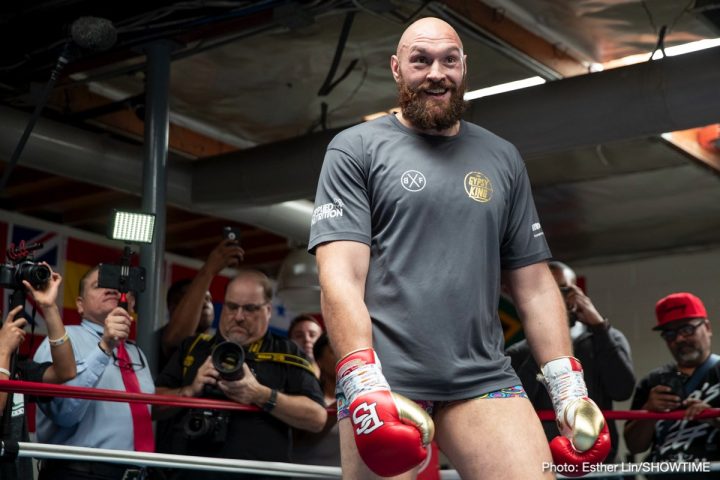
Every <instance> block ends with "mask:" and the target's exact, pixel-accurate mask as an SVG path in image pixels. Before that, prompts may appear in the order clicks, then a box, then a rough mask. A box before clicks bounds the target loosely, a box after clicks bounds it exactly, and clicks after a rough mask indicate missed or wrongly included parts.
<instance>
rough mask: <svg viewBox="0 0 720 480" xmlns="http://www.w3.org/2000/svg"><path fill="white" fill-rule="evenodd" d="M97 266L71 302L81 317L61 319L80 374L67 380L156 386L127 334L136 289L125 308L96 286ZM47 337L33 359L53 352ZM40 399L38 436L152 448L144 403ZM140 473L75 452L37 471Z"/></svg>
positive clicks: (106, 476)
mask: <svg viewBox="0 0 720 480" xmlns="http://www.w3.org/2000/svg"><path fill="white" fill-rule="evenodd" d="M98 272H99V266H95V267H93V268H92V269H90V270H89V271H88V272H86V273H85V275H83V277H82V278H81V279H80V284H79V295H78V297H77V298H76V300H75V303H76V307H77V311H78V313H79V314H80V317H81V318H82V322H81V324H80V325H74V326H68V327H66V331H67V334H68V337H69V339H70V340H71V344H72V347H73V352H74V354H75V359H76V363H77V376H76V377H75V378H74V379H73V380H71V381H69V382H66V385H73V386H80V387H93V388H102V389H111V390H122V391H128V392H133V393H136V392H142V393H154V391H155V386H154V385H153V379H152V375H151V373H150V369H149V368H147V359H146V358H145V355H144V354H143V353H142V351H140V349H139V348H138V347H137V345H135V343H134V342H132V341H130V340H129V339H128V336H129V335H130V326H131V323H132V321H133V320H132V317H131V313H132V312H133V308H134V303H135V302H134V296H133V295H128V308H127V309H125V308H123V307H122V306H119V305H118V304H119V301H120V293H119V292H118V291H117V290H114V289H110V288H101V287H99V286H98ZM45 343H47V340H46V341H45ZM45 343H44V344H43V345H41V346H40V348H39V349H38V351H37V353H36V354H35V361H37V362H44V361H48V360H49V359H50V356H49V348H47V347H45V346H44V345H45ZM39 406H40V408H39V409H38V410H37V437H38V441H39V442H41V443H54V444H58V445H71V446H77V447H94V448H106V449H112V450H136V451H153V450H154V439H153V434H152V421H151V418H150V408H149V406H148V405H142V404H133V405H131V404H128V403H118V402H103V401H97V400H81V399H76V398H54V399H53V400H52V401H50V402H45V403H41V404H39ZM142 475H144V470H143V469H142V468H141V467H139V466H130V465H121V464H116V463H105V462H80V461H74V460H72V461H65V460H46V461H44V462H43V464H42V468H41V471H40V478H41V479H53V480H65V479H68V480H69V479H79V478H96V479H100V480H114V479H117V480H120V479H123V478H140V477H141V476H142Z"/></svg>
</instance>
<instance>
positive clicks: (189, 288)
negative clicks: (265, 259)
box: [160, 238, 245, 371]
mask: <svg viewBox="0 0 720 480" xmlns="http://www.w3.org/2000/svg"><path fill="white" fill-rule="evenodd" d="M244 253H245V252H244V251H243V249H242V247H241V246H240V244H239V243H238V241H237V240H235V239H230V238H224V239H223V240H222V241H221V242H220V243H219V244H217V246H215V248H214V249H213V250H212V252H210V255H209V256H208V258H207V260H206V261H205V263H204V264H203V266H202V267H200V270H199V271H198V273H197V275H196V276H195V277H194V278H193V279H192V281H190V280H186V281H187V282H188V283H187V284H185V283H182V284H179V285H180V286H179V287H175V285H174V284H173V286H172V287H171V288H170V290H169V291H168V298H167V306H168V312H169V314H170V320H169V322H168V324H167V325H166V326H164V327H163V328H162V329H161V331H160V353H161V362H160V371H162V369H163V367H164V366H165V364H166V363H167V360H169V358H170V357H171V356H172V354H173V353H174V352H175V350H176V349H177V348H178V346H179V345H180V342H182V341H183V340H184V339H185V338H187V337H189V336H191V335H195V334H197V333H203V332H205V331H206V330H207V329H208V328H210V326H211V325H212V322H213V319H214V317H215V311H214V309H213V303H212V296H211V295H210V285H211V284H212V281H213V279H214V278H215V276H216V275H217V274H218V273H220V272H221V271H222V270H223V269H224V268H235V267H237V266H238V265H239V264H240V261H241V260H242V258H243V255H244ZM183 282H185V281H183ZM173 287H175V288H173Z"/></svg>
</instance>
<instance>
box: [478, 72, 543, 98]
mask: <svg viewBox="0 0 720 480" xmlns="http://www.w3.org/2000/svg"><path fill="white" fill-rule="evenodd" d="M543 83H545V79H544V78H542V77H530V78H524V79H522V80H516V81H514V82H508V83H501V84H500V85H494V86H492V87H487V88H481V89H479V90H473V91H472V92H466V93H465V97H464V98H465V100H466V101H470V100H475V99H477V98H481V97H487V96H489V95H497V94H498V93H504V92H511V91H513V90H520V89H521V88H527V87H534V86H535V85H542V84H543Z"/></svg>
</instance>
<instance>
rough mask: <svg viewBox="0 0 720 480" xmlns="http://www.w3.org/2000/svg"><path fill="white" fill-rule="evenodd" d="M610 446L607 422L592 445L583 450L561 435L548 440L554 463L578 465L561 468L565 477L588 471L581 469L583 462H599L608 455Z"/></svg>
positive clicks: (578, 475)
mask: <svg viewBox="0 0 720 480" xmlns="http://www.w3.org/2000/svg"><path fill="white" fill-rule="evenodd" d="M610 447H611V442H610V432H608V427H607V423H606V424H604V425H603V429H602V430H601V431H600V435H599V436H598V437H597V440H595V443H594V444H593V446H591V447H590V449H589V450H585V451H584V452H578V451H577V450H575V447H573V445H572V443H571V442H570V440H569V439H568V438H567V437H563V436H562V435H558V436H557V437H555V438H553V439H552V441H551V442H550V452H551V453H552V457H553V463H554V464H555V465H576V466H579V467H580V468H575V469H571V468H564V469H561V470H560V471H562V473H563V475H565V476H566V477H581V476H583V475H585V474H586V473H588V472H586V471H584V470H583V468H582V467H583V464H592V463H601V462H602V461H603V460H605V457H607V456H608V452H610Z"/></svg>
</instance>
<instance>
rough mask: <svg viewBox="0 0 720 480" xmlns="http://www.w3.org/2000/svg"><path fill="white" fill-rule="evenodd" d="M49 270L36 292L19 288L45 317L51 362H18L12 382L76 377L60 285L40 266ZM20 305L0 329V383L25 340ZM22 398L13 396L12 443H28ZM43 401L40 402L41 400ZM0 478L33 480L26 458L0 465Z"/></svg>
mask: <svg viewBox="0 0 720 480" xmlns="http://www.w3.org/2000/svg"><path fill="white" fill-rule="evenodd" d="M39 265H42V266H44V267H45V268H47V269H48V270H49V279H48V281H47V284H46V285H38V286H39V287H42V288H39V289H35V288H33V286H32V285H31V284H30V283H29V282H28V281H27V280H23V281H22V285H23V287H24V289H25V290H26V291H28V292H29V293H30V295H31V296H32V298H33V300H34V301H35V304H36V305H37V307H38V308H39V309H40V311H41V312H42V314H43V317H44V318H45V323H46V325H47V333H48V339H49V344H50V345H51V346H52V348H51V349H50V354H51V358H52V362H43V363H36V362H33V361H31V360H20V361H18V362H17V364H16V369H15V375H14V377H13V379H14V380H26V381H30V382H46V383H63V382H65V381H67V380H70V379H72V378H73V377H75V374H76V368H75V357H74V356H73V350H72V346H71V344H70V341H69V338H68V335H67V333H66V332H65V326H64V325H63V322H62V319H61V318H60V310H59V309H58V306H57V304H56V303H55V301H56V299H57V294H58V289H59V287H60V283H61V282H62V277H61V276H60V274H59V273H56V272H53V271H52V269H51V268H50V266H49V265H48V264H47V263H41V264H39ZM21 311H22V305H19V306H17V307H15V308H13V309H12V310H11V311H10V312H9V313H8V315H7V317H6V318H5V323H4V324H3V325H2V328H0V381H3V380H7V379H8V378H9V377H10V373H11V359H12V356H13V354H15V353H16V352H17V350H18V348H19V347H20V345H21V344H22V342H23V340H24V339H25V330H24V327H25V325H26V324H27V320H25V319H24V318H22V317H18V315H19V314H20V312H21ZM7 398H8V394H7V393H5V392H0V416H1V417H2V420H3V425H5V418H4V413H5V412H6V411H8V410H9V409H6V403H7ZM23 400H24V396H23V395H22V394H19V393H15V394H13V395H12V407H11V409H12V414H11V416H10V417H11V418H10V424H9V439H10V440H13V441H20V442H27V441H29V437H28V433H27V422H26V419H25V405H24V401H23ZM41 401H42V399H41ZM0 478H2V479H3V480H5V479H7V480H13V479H19V480H26V479H27V480H30V479H32V478H33V474H32V463H31V461H30V459H29V458H18V459H16V460H15V462H14V463H7V462H1V463H0Z"/></svg>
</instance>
